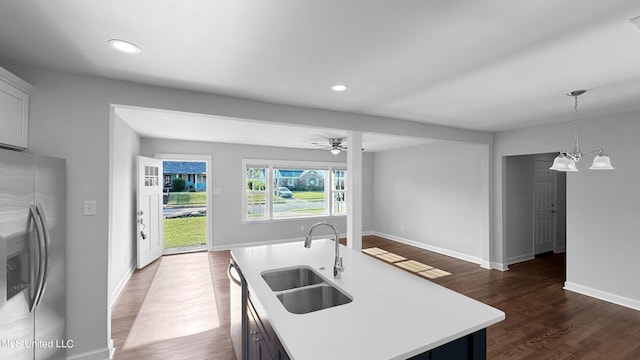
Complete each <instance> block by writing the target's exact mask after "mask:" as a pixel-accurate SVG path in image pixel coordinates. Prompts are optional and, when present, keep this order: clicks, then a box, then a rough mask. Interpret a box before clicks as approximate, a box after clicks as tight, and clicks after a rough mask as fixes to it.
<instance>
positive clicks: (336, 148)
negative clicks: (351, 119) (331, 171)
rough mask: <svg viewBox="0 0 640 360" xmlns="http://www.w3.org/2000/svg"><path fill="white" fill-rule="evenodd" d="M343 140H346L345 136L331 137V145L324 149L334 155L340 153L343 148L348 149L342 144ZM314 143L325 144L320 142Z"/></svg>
mask: <svg viewBox="0 0 640 360" xmlns="http://www.w3.org/2000/svg"><path fill="white" fill-rule="evenodd" d="M342 140H344V138H329V146H328V147H324V149H326V150H329V151H331V153H332V154H333V155H338V154H340V152H341V151H342V150H347V147H346V146H343V145H342ZM313 144H314V145H320V146H324V145H321V144H319V143H313Z"/></svg>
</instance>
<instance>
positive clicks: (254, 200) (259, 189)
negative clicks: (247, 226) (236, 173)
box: [246, 168, 267, 220]
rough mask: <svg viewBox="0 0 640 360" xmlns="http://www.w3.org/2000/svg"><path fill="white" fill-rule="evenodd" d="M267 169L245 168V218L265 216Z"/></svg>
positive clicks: (256, 218)
mask: <svg viewBox="0 0 640 360" xmlns="http://www.w3.org/2000/svg"><path fill="white" fill-rule="evenodd" d="M266 175H267V169H265V168H247V176H246V191H247V214H246V216H247V220H260V219H266V218H267V190H266V184H267V178H266Z"/></svg>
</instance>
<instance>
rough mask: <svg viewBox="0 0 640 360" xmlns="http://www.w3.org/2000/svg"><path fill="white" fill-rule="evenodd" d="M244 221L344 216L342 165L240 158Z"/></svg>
mask: <svg viewBox="0 0 640 360" xmlns="http://www.w3.org/2000/svg"><path fill="white" fill-rule="evenodd" d="M243 169H244V182H245V184H244V199H245V200H244V206H243V213H244V220H245V221H258V220H277V219H291V218H304V217H314V216H316V217H317V216H330V215H331V216H336V215H346V214H347V210H346V202H345V200H346V188H345V178H346V172H347V171H346V165H345V164H335V163H319V162H301V161H272V160H244V161H243Z"/></svg>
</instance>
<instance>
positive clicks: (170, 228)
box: [164, 216, 207, 249]
mask: <svg viewBox="0 0 640 360" xmlns="http://www.w3.org/2000/svg"><path fill="white" fill-rule="evenodd" d="M206 231H207V217H206V216H196V217H184V218H175V219H164V248H165V249H169V248H176V247H188V246H197V245H205V244H206V243H207V233H206Z"/></svg>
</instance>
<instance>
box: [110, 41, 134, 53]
mask: <svg viewBox="0 0 640 360" xmlns="http://www.w3.org/2000/svg"><path fill="white" fill-rule="evenodd" d="M109 45H111V47H112V48H114V49H116V50H118V51H122V52H123V53H127V54H139V53H140V48H139V47H138V46H137V45H135V44H132V43H130V42H128V41H124V40H119V39H111V40H109Z"/></svg>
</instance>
